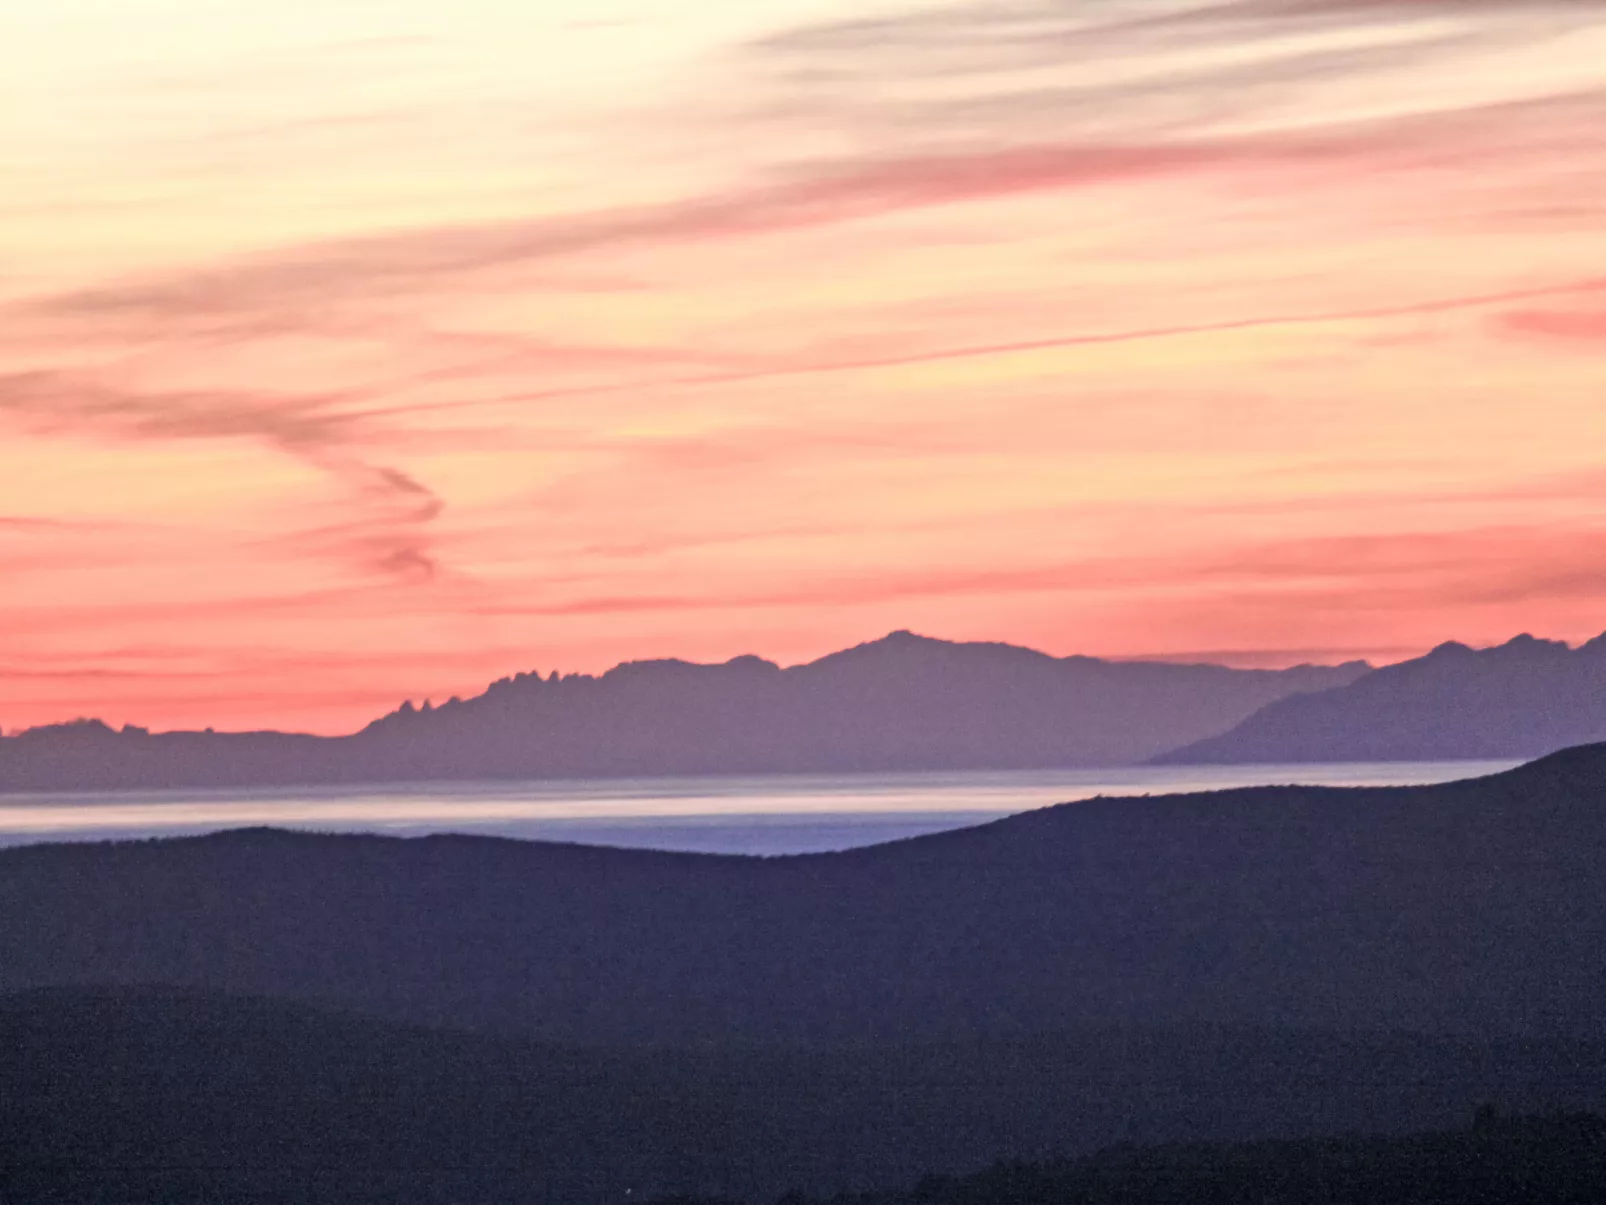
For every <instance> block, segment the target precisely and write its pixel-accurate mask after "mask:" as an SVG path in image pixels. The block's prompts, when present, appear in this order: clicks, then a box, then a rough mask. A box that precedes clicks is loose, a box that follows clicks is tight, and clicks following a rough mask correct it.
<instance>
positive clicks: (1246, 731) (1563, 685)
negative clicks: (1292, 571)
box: [1155, 636, 1606, 765]
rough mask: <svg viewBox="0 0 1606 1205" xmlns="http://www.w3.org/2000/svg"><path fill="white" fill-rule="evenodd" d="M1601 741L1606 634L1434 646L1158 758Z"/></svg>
mask: <svg viewBox="0 0 1606 1205" xmlns="http://www.w3.org/2000/svg"><path fill="white" fill-rule="evenodd" d="M1599 740H1606V636H1600V637H1597V638H1596V639H1594V640H1591V641H1589V642H1588V643H1587V644H1584V645H1581V646H1580V647H1578V648H1576V649H1573V648H1569V647H1568V646H1567V645H1566V644H1564V643H1562V642H1561V641H1556V640H1536V639H1534V638H1533V637H1532V636H1518V637H1517V638H1516V639H1514V640H1511V641H1508V642H1507V643H1505V644H1502V645H1500V646H1498V647H1496V648H1487V649H1472V648H1468V647H1467V646H1466V645H1464V644H1456V643H1453V642H1452V643H1449V644H1441V645H1440V646H1439V647H1438V648H1436V649H1434V650H1433V651H1432V652H1431V653H1429V654H1427V655H1426V656H1425V657H1419V658H1417V659H1415V660H1413V661H1402V662H1400V663H1399V664H1398V665H1389V666H1385V667H1383V668H1382V669H1379V670H1376V671H1375V672H1373V673H1370V674H1367V675H1365V676H1364V677H1361V678H1358V679H1356V680H1355V681H1354V682H1351V683H1349V684H1347V685H1344V686H1340V687H1335V688H1333V689H1331V690H1325V691H1322V692H1320V693H1318V694H1310V695H1302V696H1299V697H1290V698H1286V699H1281V700H1279V701H1277V702H1275V703H1271V704H1268V705H1267V706H1266V707H1264V708H1263V709H1261V710H1260V711H1257V712H1256V713H1255V714H1254V715H1252V716H1250V717H1249V718H1248V719H1246V720H1244V721H1243V722H1242V723H1241V724H1239V725H1238V726H1237V727H1235V728H1233V729H1232V730H1231V731H1230V732H1226V733H1223V734H1222V735H1220V736H1214V737H1207V738H1205V739H1203V740H1200V741H1196V742H1193V743H1190V744H1186V745H1184V746H1182V747H1181V748H1179V749H1176V750H1173V751H1172V752H1170V753H1167V754H1165V755H1163V756H1161V757H1159V758H1156V759H1155V760H1156V761H1157V762H1165V763H1171V764H1174V765H1207V764H1212V763H1228V762H1263V763H1274V764H1283V763H1288V762H1341V761H1439V760H1446V761H1448V760H1457V759H1463V758H1466V759H1490V760H1496V759H1501V758H1523V757H1540V756H1542V755H1544V754H1546V753H1551V752H1554V751H1555V750H1557V749H1563V748H1566V747H1568V746H1570V745H1578V744H1584V743H1587V742H1590V741H1599Z"/></svg>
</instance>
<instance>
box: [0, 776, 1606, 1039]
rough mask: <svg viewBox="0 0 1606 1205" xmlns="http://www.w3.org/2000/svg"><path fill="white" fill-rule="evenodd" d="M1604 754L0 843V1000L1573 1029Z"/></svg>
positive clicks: (544, 1026) (521, 1017) (782, 1028)
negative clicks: (956, 804)
mask: <svg viewBox="0 0 1606 1205" xmlns="http://www.w3.org/2000/svg"><path fill="white" fill-rule="evenodd" d="M1603 860H1606V745H1596V746H1590V747H1586V748H1580V749H1574V750H1569V751H1565V752H1562V753H1558V754H1555V755H1552V756H1550V757H1548V758H1546V759H1543V760H1541V761H1538V762H1535V763H1532V764H1529V765H1527V766H1523V767H1520V768H1519V769H1517V770H1513V771H1510V772H1508V773H1504V774H1499V775H1494V776H1491V777H1487V778H1481V779H1475V780H1468V781H1463V782H1459V783H1450V784H1444V785H1438V786H1424V787H1411V788H1368V789H1353V788H1352V789H1338V788H1308V787H1266V788H1253V789H1242V790H1231V791H1219V792H1209V793H1202V794H1193V795H1179V796H1168V797H1159V798H1136V799H1132V798H1127V799H1102V800H1092V801H1088V802H1083V803H1077V804H1068V805H1062V806H1059V807H1054V808H1048V809H1043V810H1040V811H1034V812H1028V813H1024V814H1021V815H1018V816H1015V817H1011V818H1009V819H1006V820H1001V821H998V822H995V823H992V824H988V825H984V826H980V827H976V828H971V829H964V830H958V831H954V832H949V833H944V834H939V835H934V836H929V837H921V838H916V839H910V840H906V841H901V842H894V843H891V844H887V845H882V846H877V847H871V848H867V849H860V850H853V851H847V852H843V853H836V854H822V855H809V856H800V857H785V858H751V857H725V856H711V855H686V854H667V853H658V852H651V851H643V850H620V849H607V848H597V847H585V846H571V845H560V844H551V843H541V842H521V841H508V840H499V839H490V838H474V837H455V836H433V837H424V838H416V839H407V840H403V839H397V838H389V837H380V836H370V835H319V834H309V833H289V832H283V831H276V830H266V829H254V830H236V831H231V832H226V833H222V834H216V835H212V836H208V837H200V838H189V839H181V840H163V841H143V842H122V843H98V844H82V845H73V844H67V845H39V846H27V847H20V848H13V849H9V850H4V851H0V992H3V991H10V992H15V991H22V990H26V989H31V988H40V987H52V986H55V987H60V986H68V985H75V984H76V985H90V984H123V985H139V984H165V985H169V986H176V987H189V988H195V989H207V990H217V991H226V992H230V993H236V994H243V995H253V996H269V997H276V998H281V999H288V1000H298V1001H301V1002H305V1003H313V1004H319V1005H324V1006H332V1007H339V1008H343V1009H349V1010H353V1011H357V1012H361V1013H364V1014H366V1015H370V1016H374V1017H381V1018H389V1019H391V1020H395V1021H406V1022H410V1023H422V1024H445V1025H454V1026H461V1027H469V1028H475V1029H480V1030H485V1031H496V1032H502V1033H510V1034H512V1033H517V1034H523V1035H527V1036H532V1037H536V1038H540V1039H542V1040H545V1041H550V1042H558V1043H565V1044H581V1045H604V1044H614V1045H620V1044H626V1045H629V1044H637V1045H639V1044H650V1043H674V1044H686V1043H697V1042H715V1043H729V1042H756V1043H775V1042H821V1041H833V1042H834V1041H865V1042H886V1041H889V1040H898V1041H910V1040H916V1039H924V1038H929V1039H931V1040H949V1039H953V1038H954V1037H955V1035H959V1036H961V1037H974V1036H976V1035H1008V1034H1015V1033H1030V1032H1037V1031H1041V1030H1046V1029H1061V1028H1064V1027H1067V1026H1088V1025H1111V1024H1116V1025H1156V1026H1167V1025H1186V1026H1232V1025H1248V1026H1257V1025H1265V1024H1270V1023H1275V1024H1276V1025H1278V1026H1283V1027H1310V1028H1316V1029H1323V1030H1343V1031H1367V1030H1410V1031H1416V1032H1421V1033H1441V1034H1485V1035H1488V1034H1577V1033H1583V1034H1589V1033H1598V1031H1599V1018H1600V1001H1601V1000H1602V999H1606V960H1603V959H1602V958H1601V957H1600V951H1601V950H1602V949H1603V948H1606V886H1603V883H1602V879H1601V875H1600V866H1601V865H1602V863H1603Z"/></svg>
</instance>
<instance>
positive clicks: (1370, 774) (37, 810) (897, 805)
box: [0, 761, 1518, 856]
mask: <svg viewBox="0 0 1606 1205" xmlns="http://www.w3.org/2000/svg"><path fill="white" fill-rule="evenodd" d="M1516 764H1518V763H1516V762H1509V761H1499V762H1486V761H1452V762H1353V763H1344V764H1335V765H1279V766H1271V765H1265V766H1136V767H1127V768H1120V769H1099V770H1088V769H1076V770H1010V771H971V772H958V773H903V774H789V775H764V776H753V777H728V778H724V777H722V778H633V779H628V778H627V779H606V780H586V781H541V782H494V783H493V782H486V783H455V782H454V783H404V784H390V785H386V786H375V787H313V788H291V789H277V790H196V791H162V792H116V793H89V792H76V793H37V794H14V795H0V845H20V844H30V843H39V842H57V841H104V840H129V839H141V838H149V837H174V836H184V835H194V834H201V833H211V832H217V831H220V830H223V829H231V828H245V827H254V826H261V825H270V826H273V827H276V828H292V829H308V830H314V831H319V832H347V833H351V832H366V833H388V834H391V835H395V836H422V835H426V834H432V833H466V834H478V835H482V836H495V837H515V838H522V839H527V840H542V841H563V842H572V843H579V844H585V845H610V846H620V847H626V848H635V849H657V850H673V851H679V852H686V853H718V854H750V855H758V856H779V855H788V854H809V853H824V852H829V851H833V850H843V849H852V848H855V847H858V846H865V845H877V844H880V843H882V842H886V841H896V840H900V839H903V838H907V837H918V836H922V835H925V834H928V833H937V832H943V831H945V830H948V829H956V828H965V827H968V826H971V825H977V824H986V823H988V822H990V821H994V820H998V819H1001V818H1003V817H1005V816H1010V815H1014V814H1015V813H1018V812H1025V811H1031V810H1032V809H1035V808H1042V807H1049V806H1051V805H1054V804H1058V803H1075V802H1078V801H1080V800H1085V799H1092V798H1095V797H1097V796H1143V795H1171V794H1177V793H1181V792H1193V791H1219V790H1224V789H1228V788H1232V787H1247V786H1270V785H1277V784H1308V785H1321V786H1341V787H1366V786H1403V785H1409V784H1418V783H1441V782H1450V781H1454V780H1457V779H1464V778H1476V777H1480V776H1482V775H1485V774H1493V773H1497V772H1499V771H1502V770H1507V769H1510V768H1511V767H1513V766H1515V765H1516Z"/></svg>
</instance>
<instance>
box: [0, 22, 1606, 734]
mask: <svg viewBox="0 0 1606 1205" xmlns="http://www.w3.org/2000/svg"><path fill="white" fill-rule="evenodd" d="M1602 129H1606V8H1603V7H1602V6H1601V5H1600V4H1599V3H1598V0H1531V2H1524V0H1011V2H1000V3H966V2H964V0H952V2H950V3H943V2H942V0H931V2H926V3H922V2H913V3H883V2H882V0H851V2H850V0H739V2H737V0H586V2H585V3H583V4H581V3H569V2H568V0H541V3H529V2H528V0H458V2H457V3H455V4H452V5H439V4H424V3H421V2H420V0H323V2H322V3H319V4H307V5H301V4H275V5H263V4H258V3H246V2H245V0H51V2H50V3H48V4H35V5H24V4H12V5H4V6H0V727H4V728H6V729H8V730H10V729H16V728H20V727H24V726H27V725H30V724H37V723H44V722H50V721H55V720H63V719H68V718H72V717H75V716H99V717H103V718H105V719H107V720H108V721H110V722H113V723H129V722H131V723H137V724H143V725H148V726H153V727H158V728H162V727H200V726H206V725H215V726H217V727H220V728H250V727H259V726H268V725H272V726H279V727H292V728H299V729H305V730H311V731H320V732H340V731H347V730H350V729H352V728H354V727H357V726H359V725H361V724H362V723H363V722H364V721H366V720H367V719H369V718H371V717H372V716H373V715H375V714H377V713H379V712H382V711H384V710H388V709H389V708H391V707H392V706H394V705H395V704H396V703H398V702H399V701H400V700H402V699H404V698H413V699H422V698H425V697H431V696H432V697H434V698H436V699H437V700H438V699H441V698H445V697H447V696H449V695H452V694H470V693H475V692H477V691H478V690H479V689H481V688H482V687H483V685H484V684H485V683H486V682H487V681H489V680H491V679H494V678H497V677H500V676H502V675H503V674H507V673H511V672H515V671H522V670H532V669H534V670H540V671H543V672H550V671H551V670H554V669H557V670H562V671H564V672H574V671H587V672H595V671H599V670H602V669H605V668H607V667H608V666H610V665H612V664H614V663H616V662H619V661H623V660H629V659H633V658H641V657H655V656H678V657H685V658H689V659H693V660H723V659H725V658H728V657H731V656H734V655H737V654H741V653H758V654H761V655H764V656H767V657H770V658H772V659H775V660H778V661H780V662H782V663H792V662H796V661H801V660H806V659H809V658H812V657H816V656H819V655H821V654H823V653H826V652H828V651H831V650H833V649H836V648H840V647H844V646H847V645H851V644H854V643H857V642H859V641H862V640H866V639H873V638H875V637H878V636H880V635H882V634H884V633H886V632H887V631H890V630H892V629H896V628H910V629H913V630H916V631H920V632H923V633H926V634H929V635H934V636H941V637H946V638H950V639H995V640H1008V641H1011V642H1014V643H1019V644H1026V645H1030V646H1033V647H1036V648H1041V649H1044V650H1046V651H1049V652H1053V653H1059V654H1066V653H1073V652H1077V653H1088V654H1096V655H1104V656H1112V657H1136V656H1147V657H1155V656H1165V657H1175V658H1179V659H1189V660H1197V659H1209V660H1220V661H1226V662H1228V663H1231V664H1238V665H1285V664H1292V663H1296V662H1301V661H1332V660H1344V659H1348V658H1352V657H1366V658H1369V659H1371V660H1373V661H1377V662H1382V661H1391V660H1399V659H1402V658H1404V657H1408V656H1412V655H1415V654H1417V653H1420V652H1422V651H1425V650H1426V649H1427V648H1429V647H1431V646H1433V645H1435V644H1437V643H1439V642H1440V641H1443V640H1446V639H1452V638H1453V639H1459V640H1463V641H1466V642H1468V643H1472V644H1480V643H1482V644H1487V643H1494V642H1497V641H1500V640H1504V639H1506V638H1508V637H1509V636H1511V635H1513V634H1515V633H1517V632H1519V631H1531V632H1535V633H1536V634H1540V635H1544V636H1549V637H1555V638H1562V639H1569V640H1579V639H1584V638H1587V637H1589V636H1593V635H1595V634H1597V633H1599V632H1600V631H1601V630H1603V629H1606V453H1603V451H1602V449H1603V448H1606V139H1602V138H1601V136H1600V131H1601V130H1602Z"/></svg>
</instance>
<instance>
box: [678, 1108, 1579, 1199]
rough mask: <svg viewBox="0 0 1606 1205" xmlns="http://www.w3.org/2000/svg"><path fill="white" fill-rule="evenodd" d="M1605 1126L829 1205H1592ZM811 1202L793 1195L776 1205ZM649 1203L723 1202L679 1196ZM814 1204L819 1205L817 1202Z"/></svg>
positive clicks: (1495, 1126)
mask: <svg viewBox="0 0 1606 1205" xmlns="http://www.w3.org/2000/svg"><path fill="white" fill-rule="evenodd" d="M1603 1186H1606V1118H1602V1117H1599V1116H1597V1115H1595V1114H1593V1113H1589V1112H1567V1111H1565V1110H1551V1111H1547V1112H1545V1113H1542V1114H1534V1115H1529V1116H1519V1117H1511V1118H1506V1117H1501V1116H1499V1115H1498V1114H1490V1113H1489V1112H1488V1111H1487V1110H1480V1111H1479V1112H1478V1113H1476V1114H1475V1115H1474V1123H1473V1125H1472V1126H1470V1127H1461V1128H1458V1129H1454V1130H1444V1131H1439V1132H1437V1133H1425V1134H1411V1135H1409V1136H1390V1135H1381V1134H1377V1133H1371V1132H1369V1133H1366V1134H1363V1135H1345V1136H1343V1137H1337V1138H1306V1139H1299V1140H1293V1141H1262V1142H1252V1143H1237V1144H1232V1145H1227V1144H1222V1143H1201V1142H1195V1143H1172V1144H1168V1145H1165V1146H1150V1147H1134V1146H1130V1145H1125V1144H1123V1145H1118V1146H1115V1147H1112V1148H1110V1149H1108V1150H1104V1151H1100V1152H1098V1153H1097V1154H1095V1155H1091V1156H1087V1157H1085V1158H1081V1159H1076V1160H1059V1161H1055V1162H1051V1163H1046V1164H1032V1163H1012V1162H1005V1161H1002V1160H1000V1161H999V1162H997V1163H995V1164H994V1165H993V1166H991V1167H989V1168H988V1169H987V1170H986V1171H983V1172H979V1173H975V1174H973V1175H969V1176H963V1177H955V1176H940V1175H928V1176H923V1177H922V1178H921V1179H920V1182H919V1183H918V1184H917V1185H916V1186H915V1187H914V1189H912V1190H907V1191H902V1192H873V1193H853V1194H845V1195H837V1196H833V1197H831V1198H829V1201H830V1205H1182V1203H1184V1202H1187V1203H1189V1205H1192V1203H1194V1202H1213V1203H1221V1205H1227V1203H1232V1205H1240V1203H1249V1202H1253V1203H1254V1205H1309V1203H1310V1202H1312V1201H1321V1202H1324V1203H1325V1205H1489V1203H1490V1202H1495V1201H1498V1202H1500V1203H1501V1205H1560V1203H1561V1202H1577V1203H1578V1205H1583V1203H1584V1202H1594V1201H1599V1200H1600V1199H1601V1198H1602V1195H1603ZM816 1200H820V1198H811V1197H806V1196H804V1195H802V1194H801V1193H794V1194H791V1195H789V1196H788V1197H786V1198H785V1201H784V1205H813V1202H814V1201H816ZM654 1205H729V1202H724V1201H721V1200H719V1199H717V1198H697V1197H687V1196H679V1197H675V1198H672V1199H665V1200H662V1201H659V1202H655V1203H654ZM822 1205H823V1202H822Z"/></svg>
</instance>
